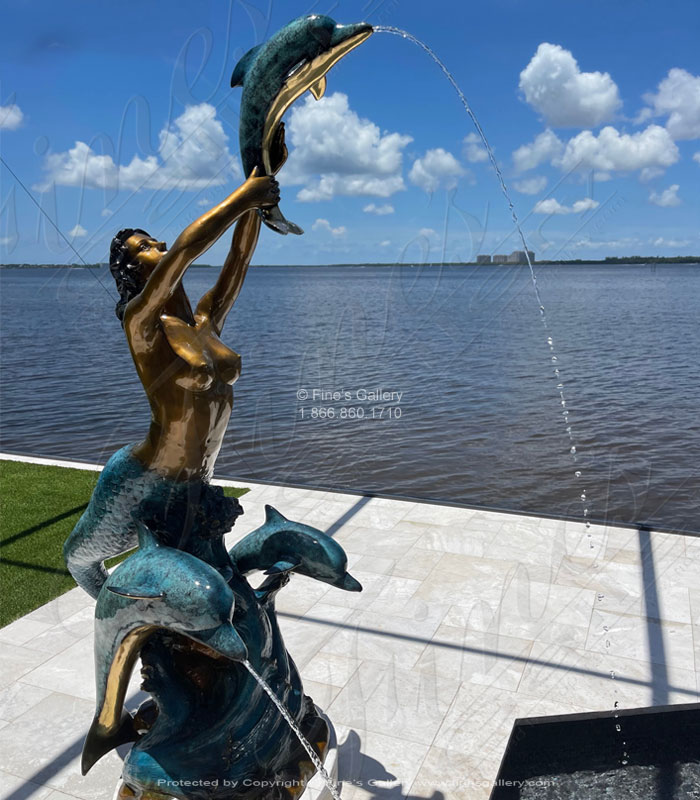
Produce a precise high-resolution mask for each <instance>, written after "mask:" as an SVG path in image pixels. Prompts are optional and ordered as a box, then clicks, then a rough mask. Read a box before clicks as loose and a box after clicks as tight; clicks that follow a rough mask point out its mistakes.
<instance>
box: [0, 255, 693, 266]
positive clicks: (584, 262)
mask: <svg viewBox="0 0 700 800" xmlns="http://www.w3.org/2000/svg"><path fill="white" fill-rule="evenodd" d="M648 264H687V265H697V264H700V256H674V257H668V258H667V257H661V256H627V257H625V258H622V257H617V256H614V257H608V258H604V259H582V258H577V259H573V260H572V259H569V260H568V261H534V262H533V266H535V267H547V266H573V267H576V266H586V267H588V266H603V267H606V266H608V267H614V266H646V265H648ZM397 266H403V267H492V268H496V269H508V268H509V267H526V266H527V264H526V263H522V264H477V263H476V261H431V262H426V263H423V264H408V263H407V264H397V263H396V262H390V263H386V262H373V263H352V264H251V265H250V268H251V269H274V268H279V267H282V268H296V267H315V268H317V269H323V268H324V267H397ZM103 268H104V269H106V268H107V264H104V263H99V264H0V269H103ZM190 269H221V265H216V264H192V266H191V267H190Z"/></svg>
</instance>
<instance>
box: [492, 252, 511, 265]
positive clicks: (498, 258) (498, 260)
mask: <svg viewBox="0 0 700 800" xmlns="http://www.w3.org/2000/svg"><path fill="white" fill-rule="evenodd" d="M493 263H494V264H507V263H508V256H507V255H505V253H502V254H500V255H495V256H494V257H493Z"/></svg>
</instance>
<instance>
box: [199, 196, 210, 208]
mask: <svg viewBox="0 0 700 800" xmlns="http://www.w3.org/2000/svg"><path fill="white" fill-rule="evenodd" d="M197 205H198V206H213V205H214V203H212V201H211V200H210V199H209V198H208V197H202V198H201V199H200V200H197Z"/></svg>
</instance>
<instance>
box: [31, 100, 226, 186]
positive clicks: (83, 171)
mask: <svg viewBox="0 0 700 800" xmlns="http://www.w3.org/2000/svg"><path fill="white" fill-rule="evenodd" d="M44 170H45V172H46V175H45V178H44V181H43V182H42V183H41V184H40V185H39V186H38V187H37V188H38V189H40V190H44V189H47V188H49V187H50V186H51V184H52V183H55V184H56V185H58V186H84V187H85V188H89V189H127V190H132V191H138V190H139V189H182V190H193V189H203V188H206V187H209V186H216V185H219V184H222V183H225V182H226V181H227V180H228V178H229V177H230V175H231V174H235V175H238V174H240V169H239V168H238V166H237V164H236V162H235V161H234V159H233V156H232V155H231V153H230V152H229V150H228V137H227V136H226V134H225V133H224V129H223V126H222V124H221V121H220V120H218V119H217V118H216V109H215V108H214V106H212V105H209V103H200V104H199V105H197V106H188V107H187V108H186V109H185V111H184V112H183V113H182V114H181V115H180V116H179V117H178V118H177V119H176V120H175V122H174V123H173V124H172V125H170V126H168V127H165V128H163V129H162V130H161V132H160V134H159V150H158V155H157V156H154V155H150V156H147V157H146V158H141V157H140V156H137V155H135V156H134V157H133V158H132V159H131V161H130V162H129V163H128V164H115V162H114V159H113V158H112V156H110V155H99V154H98V153H95V151H94V150H92V148H91V147H89V146H88V145H87V144H85V142H76V143H75V145H74V147H72V148H71V149H70V150H67V151H66V152H63V153H51V154H49V155H48V156H47V157H46V159H45V161H44Z"/></svg>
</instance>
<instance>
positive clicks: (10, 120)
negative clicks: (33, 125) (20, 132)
mask: <svg viewBox="0 0 700 800" xmlns="http://www.w3.org/2000/svg"><path fill="white" fill-rule="evenodd" d="M23 119H24V114H23V113H22V109H21V108H20V107H19V106H18V105H17V104H16V103H11V104H10V105H9V106H0V129H1V130H6V131H15V130H17V128H19V126H20V125H21V124H22V120H23Z"/></svg>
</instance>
